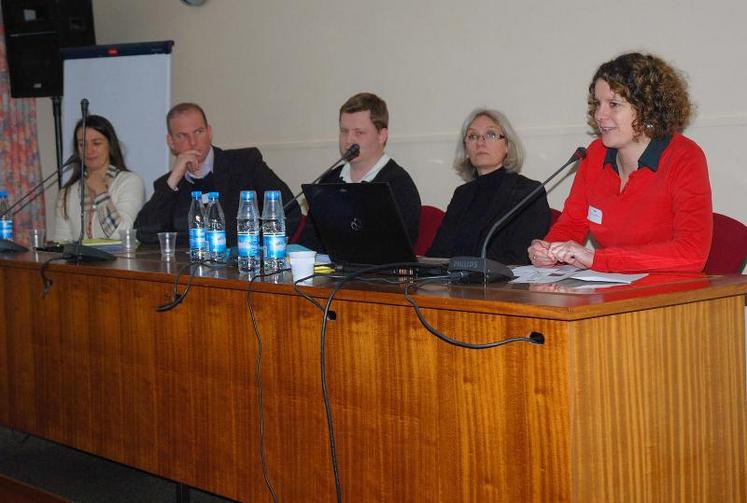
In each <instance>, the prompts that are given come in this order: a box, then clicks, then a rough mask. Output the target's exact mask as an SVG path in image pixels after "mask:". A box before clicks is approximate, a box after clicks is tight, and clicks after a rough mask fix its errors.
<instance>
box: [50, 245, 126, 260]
mask: <svg viewBox="0 0 747 503" xmlns="http://www.w3.org/2000/svg"><path fill="white" fill-rule="evenodd" d="M62 254H63V256H64V257H65V259H66V260H68V261H70V262H76V263H77V262H111V261H113V260H116V259H117V257H115V256H114V255H112V254H111V253H107V252H105V251H103V250H99V249H98V248H94V247H93V246H84V245H82V244H80V243H79V242H75V243H68V244H66V245H65V246H64V247H63V248H62Z"/></svg>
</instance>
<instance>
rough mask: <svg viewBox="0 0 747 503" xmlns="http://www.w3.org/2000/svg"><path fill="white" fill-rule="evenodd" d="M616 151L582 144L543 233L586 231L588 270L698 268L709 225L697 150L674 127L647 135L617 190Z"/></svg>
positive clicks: (704, 170) (571, 235)
mask: <svg viewBox="0 0 747 503" xmlns="http://www.w3.org/2000/svg"><path fill="white" fill-rule="evenodd" d="M616 154H617V151H616V150H615V149H608V148H606V147H605V146H604V145H603V144H602V142H601V140H595V141H594V142H592V144H591V145H589V148H588V151H587V157H586V159H585V160H584V161H582V162H581V165H580V166H579V169H578V173H577V174H576V178H575V179H574V181H573V186H572V187H571V192H570V194H569V196H568V199H566V201H565V206H564V208H563V214H562V215H561V216H560V218H559V219H558V221H557V222H556V224H555V225H554V226H553V227H552V228H551V229H550V232H549V233H548V234H547V236H546V237H545V240H546V241H550V242H554V241H569V240H573V241H576V242H578V243H581V244H583V243H584V242H585V241H586V238H587V237H588V235H589V234H591V237H592V239H593V242H594V246H595V247H596V252H595V253H594V262H593V264H592V266H591V268H592V269H594V270H596V271H604V272H639V271H688V272H699V271H702V270H703V266H704V265H705V262H706V259H707V258H708V252H709V251H710V248H711V236H712V232H713V210H712V208H711V185H710V182H709V180H708V167H707V164H706V159H705V155H704V154H703V151H702V150H701V149H700V147H698V145H697V144H695V142H693V141H692V140H690V139H688V138H686V137H684V136H682V135H681V134H674V135H673V136H672V137H671V139H670V138H665V139H660V140H652V141H651V143H649V145H648V147H647V148H646V151H644V153H643V155H642V156H641V158H640V160H639V162H638V164H639V168H638V170H637V171H635V172H634V173H632V174H631V175H630V177H629V178H628V182H627V184H626V185H625V187H624V188H623V190H622V192H621V191H620V177H619V176H618V174H617V166H616V162H615V156H616Z"/></svg>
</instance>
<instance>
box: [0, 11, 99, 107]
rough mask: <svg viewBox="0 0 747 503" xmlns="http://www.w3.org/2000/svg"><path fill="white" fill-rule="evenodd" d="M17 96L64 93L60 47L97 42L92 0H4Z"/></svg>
mask: <svg viewBox="0 0 747 503" xmlns="http://www.w3.org/2000/svg"><path fill="white" fill-rule="evenodd" d="M2 7H3V25H4V26H5V48H6V53H7V57H8V70H9V73H10V93H11V96H13V97H14V98H26V97H39V96H61V95H62V59H61V58H60V49H62V48H64V47H79V46H86V45H95V44H96V36H95V33H94V28H93V7H92V5H91V0H2Z"/></svg>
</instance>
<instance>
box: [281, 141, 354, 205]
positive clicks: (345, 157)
mask: <svg viewBox="0 0 747 503" xmlns="http://www.w3.org/2000/svg"><path fill="white" fill-rule="evenodd" d="M360 153H361V148H360V147H359V146H358V144H357V143H353V144H352V145H350V147H348V149H347V150H346V151H345V153H344V154H342V157H340V158H339V159H337V160H336V161H335V162H334V163H333V164H332V166H330V167H329V168H327V169H326V170H325V171H324V173H322V174H321V175H319V176H318V177H316V179H315V180H314V181H313V182H311V185H316V184H317V183H319V180H321V179H322V178H324V177H325V176H327V175H328V174H329V172H330V171H332V170H333V169H335V168H336V167H337V166H339V165H340V163H341V162H350V161H352V160H353V159H355V158H356V157H358V154H360ZM301 194H303V190H302V191H301V192H299V193H298V194H296V195H295V196H293V198H292V199H291V200H290V201H288V202H287V203H285V204H284V205H283V211H285V210H287V209H288V207H289V206H290V205H291V204H292V203H293V202H295V201H296V200H297V199H298V198H299V197H301Z"/></svg>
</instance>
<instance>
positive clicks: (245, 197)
mask: <svg viewBox="0 0 747 503" xmlns="http://www.w3.org/2000/svg"><path fill="white" fill-rule="evenodd" d="M256 198H257V193H256V192H254V191H253V190H242V191H241V200H242V201H251V200H252V199H256Z"/></svg>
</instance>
